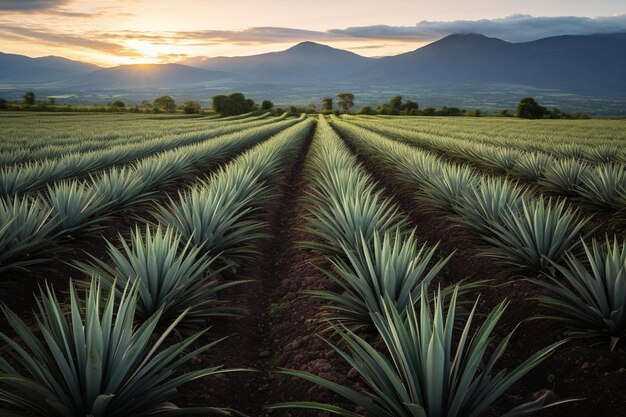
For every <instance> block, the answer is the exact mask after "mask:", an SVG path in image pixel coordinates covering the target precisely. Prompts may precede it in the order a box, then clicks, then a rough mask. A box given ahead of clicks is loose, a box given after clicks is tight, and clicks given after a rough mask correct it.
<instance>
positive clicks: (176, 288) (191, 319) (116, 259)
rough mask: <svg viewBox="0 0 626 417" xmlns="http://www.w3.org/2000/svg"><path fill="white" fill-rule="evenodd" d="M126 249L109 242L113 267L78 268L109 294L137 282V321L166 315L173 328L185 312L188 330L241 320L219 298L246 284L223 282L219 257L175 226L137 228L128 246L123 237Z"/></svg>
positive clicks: (95, 262)
mask: <svg viewBox="0 0 626 417" xmlns="http://www.w3.org/2000/svg"><path fill="white" fill-rule="evenodd" d="M120 244H121V250H120V249H118V248H117V247H116V246H115V245H113V244H112V243H110V242H108V241H107V247H108V253H109V256H110V258H111V262H112V266H110V265H109V264H107V263H106V262H103V261H101V260H99V259H97V258H95V257H92V263H91V264H85V263H80V262H79V263H77V266H78V268H79V269H81V270H82V271H83V272H85V273H86V274H88V275H91V276H94V277H97V278H98V279H99V280H100V282H101V283H102V286H103V287H104V288H106V289H107V290H109V291H111V290H115V291H118V292H119V291H121V290H122V289H123V288H125V287H126V286H127V285H128V284H131V285H134V284H135V283H138V297H137V314H136V315H137V317H138V318H139V319H141V320H146V319H148V318H149V317H150V316H152V315H153V314H155V313H156V312H158V311H161V323H160V324H161V325H163V324H166V325H167V324H169V323H171V322H172V321H173V320H175V319H176V318H177V317H178V316H180V315H181V314H182V313H183V312H187V313H186V314H185V319H184V320H183V322H182V325H183V326H185V327H195V326H201V325H204V324H205V323H206V320H207V319H209V318H211V317H215V316H228V315H237V313H240V312H241V311H240V310H237V309H235V308H232V307H230V306H229V305H228V304H229V302H228V301H227V300H220V299H219V298H218V294H219V293H220V291H222V290H224V289H225V288H228V287H232V286H235V285H239V284H241V283H243V282H245V281H230V282H228V283H220V282H219V281H218V280H217V277H216V275H217V273H218V272H219V270H215V269H212V268H211V266H212V264H213V263H214V262H215V259H216V257H213V258H209V257H208V255H206V254H205V255H202V254H201V248H198V247H193V246H192V245H191V244H190V242H187V243H183V242H182V239H181V236H180V235H179V234H178V233H176V231H175V229H174V228H172V227H165V228H164V227H162V226H161V225H159V226H156V227H153V226H150V225H148V224H146V225H145V228H144V229H143V230H142V229H141V228H140V227H139V226H135V228H134V229H133V230H131V234H130V238H129V241H128V242H127V241H126V240H125V239H124V238H123V237H122V236H121V235H120Z"/></svg>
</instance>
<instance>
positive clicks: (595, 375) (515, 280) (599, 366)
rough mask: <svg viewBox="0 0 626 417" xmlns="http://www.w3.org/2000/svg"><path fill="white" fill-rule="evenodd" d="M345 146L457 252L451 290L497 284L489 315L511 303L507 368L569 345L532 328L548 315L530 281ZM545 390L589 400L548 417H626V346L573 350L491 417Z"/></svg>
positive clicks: (433, 236)
mask: <svg viewBox="0 0 626 417" xmlns="http://www.w3.org/2000/svg"><path fill="white" fill-rule="evenodd" d="M343 139H344V140H345V142H346V143H347V144H348V146H349V147H350V148H351V149H352V150H353V151H354V152H355V154H356V155H357V156H358V158H359V160H360V161H361V162H362V163H363V164H364V166H365V167H366V168H367V170H368V171H369V172H370V173H371V174H372V175H373V176H374V178H375V179H377V180H378V181H379V184H381V187H383V189H384V190H385V193H386V194H387V195H388V196H389V197H392V198H394V199H395V200H396V201H397V202H398V204H399V206H400V207H401V209H402V210H403V211H405V212H406V213H408V214H409V216H410V218H411V220H412V222H413V223H414V225H415V226H416V227H417V231H418V233H417V235H418V237H419V238H420V240H423V241H426V242H429V243H430V244H435V243H437V242H439V251H440V253H441V256H445V255H447V254H449V253H451V252H455V255H454V256H453V258H452V259H451V261H450V262H449V263H448V265H447V270H446V272H447V274H448V278H449V280H450V281H451V282H458V281H460V280H461V279H465V278H467V279H468V280H470V281H476V280H485V279H487V280H491V282H490V284H488V285H487V286H485V287H484V288H483V289H482V290H481V303H480V310H481V311H482V312H483V313H487V312H488V311H489V310H490V309H491V308H493V307H494V306H495V305H497V304H498V303H500V302H501V301H502V300H504V299H508V300H509V301H510V304H509V306H508V308H507V310H506V312H505V315H504V317H503V318H502V320H501V321H500V325H499V327H498V330H497V331H498V333H499V336H504V335H505V334H506V333H508V332H510V331H512V330H513V329H514V328H515V327H516V326H517V325H518V324H520V323H521V324H520V325H519V328H518V330H517V331H516V333H515V336H514V337H513V339H512V340H511V345H510V347H509V349H508V351H507V355H506V357H505V358H503V360H502V363H501V365H502V366H504V367H506V368H508V369H511V367H512V366H515V365H517V364H519V363H521V362H522V361H523V360H525V359H526V358H528V357H529V356H530V355H532V354H533V353H535V352H536V351H538V350H540V349H541V348H543V347H546V346H548V345H550V344H552V343H555V342H557V341H558V340H561V339H563V338H564V334H563V330H564V329H563V328H562V327H561V326H560V325H559V324H558V323H556V322H548V321H543V320H542V321H539V320H532V321H528V320H527V319H529V318H531V317H533V316H535V315H537V314H539V313H545V311H541V309H540V307H539V306H538V305H537V303H536V302H534V301H532V300H529V299H528V298H529V297H534V296H537V295H540V294H542V291H541V290H540V289H538V288H537V287H536V286H534V285H532V284H531V283H529V282H527V281H525V280H523V278H527V277H524V276H522V275H521V274H520V273H519V271H515V270H513V269H510V268H508V267H506V266H502V265H498V264H496V263H495V262H494V261H493V260H492V259H489V258H487V257H484V256H481V253H482V252H483V251H484V249H485V247H484V246H482V245H481V244H480V243H479V242H478V241H476V239H475V238H474V237H473V236H471V234H470V233H469V232H468V231H467V230H465V229H464V228H463V227H461V226H460V225H459V224H457V223H454V222H453V221H451V220H450V219H449V218H447V217H446V216H445V215H442V214H440V213H436V212H434V211H433V210H431V209H430V208H429V207H427V206H425V205H424V204H423V203H421V202H419V201H418V200H417V199H415V198H414V197H413V194H412V192H411V191H410V190H409V188H408V186H407V183H406V182H405V181H403V180H402V179H401V178H398V177H397V176H395V175H394V174H393V173H391V172H390V171H388V170H386V169H384V168H382V167H381V166H380V165H378V164H377V163H376V161H375V160H374V158H372V157H371V155H368V154H366V153H364V152H360V151H359V149H358V148H357V147H356V146H355V144H354V143H353V142H352V141H351V140H350V138H347V137H343ZM544 389H548V390H551V391H553V392H554V393H555V395H556V398H559V399H563V398H585V400H584V401H580V402H577V403H575V404H571V405H563V406H559V407H557V408H554V409H552V410H546V411H544V412H542V413H541V414H540V415H542V416H554V417H557V416H570V417H589V416H594V417H602V416H606V417H614V416H622V415H626V353H625V352H624V350H623V346H622V347H621V349H617V350H616V351H614V352H609V349H608V341H603V343H601V344H592V342H591V341H590V340H585V339H577V340H573V341H570V342H568V343H567V344H566V345H565V346H562V347H560V348H559V349H558V350H557V351H556V352H555V353H554V354H553V355H552V356H551V357H549V358H548V359H547V360H546V361H545V362H544V363H543V364H541V365H540V366H539V367H538V368H537V369H535V370H534V371H533V372H532V373H531V374H529V375H528V376H526V377H525V378H523V379H522V380H521V381H520V382H518V383H517V384H516V385H515V386H514V387H513V388H512V389H511V390H509V392H508V393H507V395H506V396H505V397H504V398H503V399H502V400H501V401H500V402H499V404H497V406H496V407H495V409H494V410H492V413H490V414H488V415H493V416H496V415H500V414H501V413H503V412H505V411H506V410H508V409H510V408H512V407H513V406H515V405H518V404H520V403H522V402H525V401H530V400H532V399H533V395H536V393H538V392H539V391H540V390H544Z"/></svg>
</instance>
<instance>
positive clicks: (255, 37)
mask: <svg viewBox="0 0 626 417" xmlns="http://www.w3.org/2000/svg"><path fill="white" fill-rule="evenodd" d="M172 35H173V36H174V37H175V38H177V39H180V40H203V41H209V42H229V43H233V44H245V45H253V44H265V43H287V42H297V41H302V40H318V41H324V40H325V41H331V40H337V39H339V38H341V39H344V38H345V37H346V36H344V35H341V34H333V33H328V32H320V31H314V30H305V29H294V28H281V27H270V26H268V27H253V28H248V29H244V30H198V31H186V32H175V33H173V34H172Z"/></svg>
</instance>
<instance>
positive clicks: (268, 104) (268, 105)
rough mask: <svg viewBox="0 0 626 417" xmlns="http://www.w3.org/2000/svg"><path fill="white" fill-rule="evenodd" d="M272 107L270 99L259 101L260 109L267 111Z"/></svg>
mask: <svg viewBox="0 0 626 417" xmlns="http://www.w3.org/2000/svg"><path fill="white" fill-rule="evenodd" d="M272 107H274V103H272V102H271V101H270V100H263V102H262V103H261V109H262V110H265V111H268V110H271V109H272Z"/></svg>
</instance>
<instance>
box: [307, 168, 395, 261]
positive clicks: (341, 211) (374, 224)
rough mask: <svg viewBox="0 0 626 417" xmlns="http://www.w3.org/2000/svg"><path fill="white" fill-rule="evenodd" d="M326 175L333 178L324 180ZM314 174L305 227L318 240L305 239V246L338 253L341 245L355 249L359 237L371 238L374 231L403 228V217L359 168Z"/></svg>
mask: <svg viewBox="0 0 626 417" xmlns="http://www.w3.org/2000/svg"><path fill="white" fill-rule="evenodd" d="M333 174H335V175H333ZM329 177H330V178H332V180H329V181H324V178H329ZM316 178H317V179H318V182H319V188H317V189H316V190H315V191H314V192H313V193H312V195H311V197H312V200H313V205H312V208H311V217H310V218H309V219H308V220H309V221H308V223H309V226H308V227H307V229H306V230H307V231H309V232H310V233H311V234H313V235H315V236H317V237H319V238H320V241H318V242H306V243H305V245H306V246H308V247H312V248H315V249H317V250H320V251H321V252H322V253H324V254H326V255H339V256H341V255H343V254H344V248H348V250H355V249H356V248H358V247H359V246H360V242H361V241H362V240H365V241H367V242H369V241H371V240H372V239H373V236H374V234H375V233H376V232H378V233H383V232H385V231H387V230H398V229H404V226H405V224H406V219H404V218H403V217H402V216H400V215H399V212H398V208H397V207H396V206H394V205H393V204H391V203H390V202H389V200H385V199H384V198H383V197H382V193H381V192H380V191H375V190H374V185H373V184H371V183H370V178H369V177H368V176H366V175H363V173H362V172H361V171H339V172H336V173H329V174H328V175H324V173H321V172H320V173H319V175H318V176H317V177H316Z"/></svg>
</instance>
